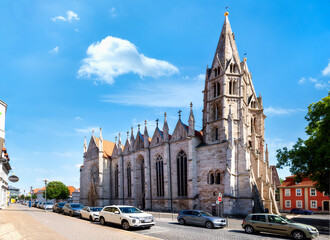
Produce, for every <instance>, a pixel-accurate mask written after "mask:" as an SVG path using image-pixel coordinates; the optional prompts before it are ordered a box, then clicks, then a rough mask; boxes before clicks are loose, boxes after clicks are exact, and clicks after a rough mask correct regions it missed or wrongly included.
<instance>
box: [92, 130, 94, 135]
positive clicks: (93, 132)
mask: <svg viewBox="0 0 330 240" xmlns="http://www.w3.org/2000/svg"><path fill="white" fill-rule="evenodd" d="M92 136H93V137H94V129H93V130H92Z"/></svg>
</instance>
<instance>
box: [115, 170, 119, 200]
mask: <svg viewBox="0 0 330 240" xmlns="http://www.w3.org/2000/svg"><path fill="white" fill-rule="evenodd" d="M118 195H119V172H118V165H116V168H115V198H118Z"/></svg>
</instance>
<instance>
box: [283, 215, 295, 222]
mask: <svg viewBox="0 0 330 240" xmlns="http://www.w3.org/2000/svg"><path fill="white" fill-rule="evenodd" d="M280 218H281V219H283V220H284V221H286V222H288V223H294V221H292V220H291V219H289V218H286V217H282V216H280Z"/></svg>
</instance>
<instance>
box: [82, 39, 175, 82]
mask: <svg viewBox="0 0 330 240" xmlns="http://www.w3.org/2000/svg"><path fill="white" fill-rule="evenodd" d="M87 55H88V57H87V58H85V59H83V65H82V66H81V67H80V69H79V71H78V76H79V77H87V78H91V77H92V76H93V75H94V76H95V77H96V81H100V82H104V83H108V84H113V83H114V78H116V77H118V76H120V75H123V74H127V73H135V74H138V75H140V77H145V76H146V77H161V76H170V75H173V74H175V73H178V72H179V70H178V68H177V67H175V66H174V65H172V64H171V63H169V62H166V61H163V60H157V59H154V58H149V57H146V56H144V55H143V54H142V53H139V52H138V50H137V48H136V46H135V45H134V44H133V43H131V42H130V41H128V40H125V39H120V38H116V37H111V36H108V37H106V38H104V39H103V40H102V41H101V42H97V43H93V44H91V45H90V46H89V47H88V49H87Z"/></svg>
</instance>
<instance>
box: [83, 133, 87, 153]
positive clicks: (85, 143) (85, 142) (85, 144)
mask: <svg viewBox="0 0 330 240" xmlns="http://www.w3.org/2000/svg"><path fill="white" fill-rule="evenodd" d="M84 153H87V141H86V136H85V141H84Z"/></svg>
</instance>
